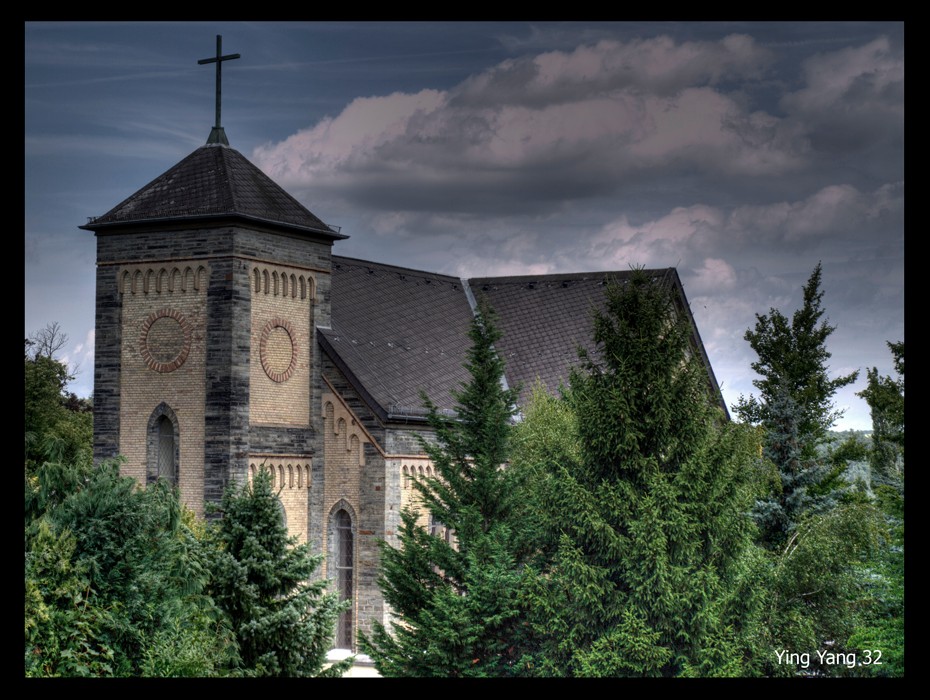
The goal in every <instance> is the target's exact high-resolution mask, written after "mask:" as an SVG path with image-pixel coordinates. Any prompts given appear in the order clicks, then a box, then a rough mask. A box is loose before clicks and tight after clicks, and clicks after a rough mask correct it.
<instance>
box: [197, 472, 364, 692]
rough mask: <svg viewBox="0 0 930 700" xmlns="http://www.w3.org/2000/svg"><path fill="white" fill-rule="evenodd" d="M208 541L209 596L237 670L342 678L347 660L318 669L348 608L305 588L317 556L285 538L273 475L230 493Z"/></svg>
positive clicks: (318, 585) (312, 586)
mask: <svg viewBox="0 0 930 700" xmlns="http://www.w3.org/2000/svg"><path fill="white" fill-rule="evenodd" d="M221 510H222V515H223V517H222V519H221V520H220V521H219V524H218V525H217V527H216V529H215V532H214V536H215V538H216V544H217V547H216V550H215V552H214V556H213V560H212V563H211V566H210V569H211V573H212V580H211V583H210V588H209V590H210V592H211V593H212V595H213V599H214V600H215V601H216V604H217V605H218V606H219V607H220V608H221V609H222V610H223V611H224V612H225V613H226V614H227V615H228V616H229V619H230V621H231V626H232V629H233V632H234V634H235V637H236V640H237V642H238V646H239V660H240V668H239V670H240V671H241V672H242V673H244V674H245V675H256V676H340V675H342V673H343V672H344V671H345V670H346V668H348V666H350V665H351V663H352V660H351V659H349V660H347V661H345V662H341V663H338V664H334V665H332V666H330V667H328V668H325V669H324V665H325V662H326V653H327V651H328V650H329V649H330V648H331V647H332V641H333V637H334V632H335V626H336V619H337V618H338V616H339V613H340V612H341V611H342V610H343V609H344V608H345V606H346V605H347V603H342V602H340V601H339V598H338V596H337V595H336V594H335V593H327V592H326V586H327V583H326V580H325V579H318V580H316V581H311V578H312V576H313V574H314V572H315V571H316V569H317V567H318V566H319V565H320V562H321V561H322V557H321V556H313V555H311V554H310V549H309V545H308V544H297V543H296V541H295V539H294V538H292V537H289V536H288V533H287V528H286V527H285V526H284V520H283V517H282V513H281V503H280V501H279V500H278V495H277V494H276V493H275V491H274V489H273V481H272V475H271V473H270V472H269V471H267V470H264V469H263V470H261V471H260V472H259V473H258V474H257V475H256V476H255V478H254V479H253V480H252V482H251V483H246V484H242V485H241V486H237V485H235V484H234V485H232V486H230V487H229V488H228V489H227V490H226V492H225V493H224V495H223V501H222V506H221Z"/></svg>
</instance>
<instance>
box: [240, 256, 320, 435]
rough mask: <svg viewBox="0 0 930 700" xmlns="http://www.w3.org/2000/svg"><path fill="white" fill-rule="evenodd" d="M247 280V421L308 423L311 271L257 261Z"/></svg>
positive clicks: (260, 422)
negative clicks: (249, 353)
mask: <svg viewBox="0 0 930 700" xmlns="http://www.w3.org/2000/svg"><path fill="white" fill-rule="evenodd" d="M249 279H250V284H251V287H252V345H251V347H252V356H251V357H252V359H251V362H250V364H249V380H250V381H249V421H250V422H251V423H252V424H255V425H287V426H301V427H306V426H309V425H310V358H311V356H312V347H311V343H312V337H313V336H312V328H313V327H312V322H311V318H312V312H313V294H314V290H315V282H314V279H313V276H312V275H310V274H309V273H308V272H307V271H306V270H299V269H297V268H290V267H286V266H281V265H265V264H255V265H253V266H252V269H251V273H250V277H249Z"/></svg>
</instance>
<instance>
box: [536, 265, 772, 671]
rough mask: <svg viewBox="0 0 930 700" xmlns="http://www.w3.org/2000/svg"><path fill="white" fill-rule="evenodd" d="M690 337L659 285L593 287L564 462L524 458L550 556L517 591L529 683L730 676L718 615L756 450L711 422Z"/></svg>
mask: <svg viewBox="0 0 930 700" xmlns="http://www.w3.org/2000/svg"><path fill="white" fill-rule="evenodd" d="M690 336H691V329H690V326H689V324H688V321H687V320H686V317H685V315H684V314H683V313H681V311H680V309H677V308H676V306H675V296H674V293H673V290H672V288H671V287H670V285H669V284H668V283H667V282H666V281H665V280H660V279H653V278H651V277H649V276H647V275H646V274H645V273H644V272H642V271H637V272H636V274H634V275H633V276H632V278H631V279H629V280H628V281H627V282H626V283H624V284H611V285H610V286H609V287H608V289H607V304H606V310H605V311H604V312H603V313H598V314H597V315H596V316H595V321H594V340H595V342H596V346H597V354H596V355H594V356H591V357H586V356H585V357H583V360H584V361H583V364H582V366H581V368H580V369H579V370H577V371H574V372H573V373H572V375H571V384H570V390H569V391H568V405H569V407H570V409H571V411H572V413H573V419H572V420H571V421H570V422H569V425H574V426H575V429H576V430H577V439H578V445H579V449H578V453H577V457H574V456H573V455H572V451H571V450H570V449H566V448H565V447H564V443H560V442H559V441H555V448H556V449H555V450H554V454H553V455H551V456H547V455H539V454H537V455H536V457H535V458H536V459H540V460H541V461H542V465H541V466H542V469H543V470H545V471H546V472H547V476H546V477H545V478H541V479H539V480H538V483H541V484H542V489H541V493H540V494H539V497H538V498H539V501H538V502H539V510H540V512H541V513H543V515H542V516H541V518H542V519H543V520H544V522H543V524H542V531H543V537H542V538H541V548H542V549H546V548H551V549H554V554H553V555H552V557H551V561H550V562H549V563H548V564H546V565H544V566H542V567H538V568H534V570H533V571H534V574H535V575H533V576H531V577H530V579H529V582H528V585H527V586H526V587H525V589H524V594H523V596H524V597H523V600H524V604H525V605H526V606H527V608H528V609H529V610H530V615H531V620H532V623H533V624H532V628H533V631H534V638H533V639H532V643H531V644H529V645H528V653H527V657H525V659H524V661H525V667H530V666H531V667H532V668H531V669H530V670H532V671H534V672H535V673H538V674H540V675H574V676H659V675H665V676H671V675H680V674H697V675H715V674H721V675H735V674H738V673H739V672H740V656H739V654H738V653H736V649H737V643H736V639H737V630H736V629H734V627H733V626H732V624H731V622H730V618H731V616H732V615H731V612H730V608H729V607H728V606H729V599H730V597H731V596H732V591H733V588H734V586H735V585H737V582H738V577H739V574H740V560H741V557H742V555H743V553H744V551H745V550H746V548H747V546H748V545H749V542H750V536H751V532H752V526H751V522H750V521H749V519H748V518H747V517H746V515H745V513H746V510H747V508H748V503H749V501H748V490H747V487H746V478H747V475H748V469H747V465H748V464H749V463H750V462H751V460H752V459H753V456H754V453H755V451H756V450H757V444H758V443H757V442H756V440H755V437H754V435H753V432H752V431H751V430H748V429H746V428H745V427H744V426H736V425H732V424H727V423H726V422H725V421H724V420H723V415H722V412H721V411H720V410H719V408H717V407H716V405H715V402H714V397H712V396H710V395H709V392H708V389H707V381H706V371H705V369H704V367H703V366H702V365H701V364H700V362H699V361H698V359H697V357H696V354H695V353H693V352H692V351H691V347H690ZM549 401H554V399H550V400H549ZM535 410H539V409H535ZM543 412H544V413H545V414H546V415H548V416H549V417H550V418H551V417H552V414H553V411H552V410H551V409H548V410H544V411H543ZM533 420H534V412H533V411H531V412H529V413H528V415H527V420H526V423H527V424H530V423H532V422H533ZM524 429H525V428H524V426H521V430H524ZM560 445H561V446H560ZM522 459H523V458H522V456H521V461H522Z"/></svg>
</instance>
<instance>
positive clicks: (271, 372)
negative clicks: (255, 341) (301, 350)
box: [259, 318, 297, 383]
mask: <svg viewBox="0 0 930 700" xmlns="http://www.w3.org/2000/svg"><path fill="white" fill-rule="evenodd" d="M259 347H260V352H259V354H260V356H261V360H262V369H264V370H265V374H267V375H268V378H269V379H270V380H271V381H273V382H278V383H281V382H286V381H287V380H288V379H290V377H291V375H292V374H294V370H295V369H297V343H296V342H295V341H294V329H293V327H292V326H291V324H290V323H288V322H287V321H285V320H284V319H283V318H273V319H271V320H270V321H268V323H266V324H265V327H264V328H263V329H262V337H261V343H260V346H259Z"/></svg>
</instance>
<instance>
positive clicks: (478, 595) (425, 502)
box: [363, 305, 519, 677]
mask: <svg viewBox="0 0 930 700" xmlns="http://www.w3.org/2000/svg"><path fill="white" fill-rule="evenodd" d="M469 337H470V338H471V341H472V346H471V348H470V350H469V352H468V357H467V362H466V363H465V367H466V369H467V370H468V372H469V374H470V375H471V380H470V381H469V382H468V383H467V384H465V385H463V386H462V389H461V390H460V391H457V392H453V397H454V398H455V400H456V403H457V406H456V410H455V417H454V418H453V417H449V416H447V415H444V414H443V413H441V412H440V411H439V410H438V409H437V407H436V406H435V405H434V404H433V403H432V402H430V401H429V400H428V399H426V398H425V397H424V399H425V402H426V406H427V408H428V410H429V424H430V426H431V427H432V428H433V430H434V431H435V436H436V440H435V442H424V443H423V446H424V449H425V450H426V452H427V453H428V454H429V456H430V459H431V461H432V463H433V468H434V469H435V472H436V474H437V476H436V477H435V478H427V479H425V480H419V481H416V482H415V483H414V487H415V488H416V489H417V491H418V492H419V494H420V496H421V502H422V509H423V510H424V511H425V512H426V513H427V514H428V516H427V517H428V519H429V521H430V522H432V523H434V524H438V523H441V524H442V527H443V528H444V529H446V531H448V532H451V533H453V536H452V537H450V538H445V537H439V536H434V535H433V534H431V533H430V532H429V531H428V530H427V528H425V527H423V526H422V525H421V524H418V520H417V518H418V514H417V513H416V512H414V511H412V510H406V511H404V512H403V513H402V514H401V518H402V522H403V524H402V527H401V530H400V533H399V541H400V546H399V547H397V548H394V547H391V546H388V545H384V546H383V547H382V551H381V556H382V572H383V573H382V576H381V579H380V585H381V589H382V591H383V592H384V596H385V600H386V601H387V602H388V604H389V605H390V606H391V608H392V609H393V611H394V613H395V615H396V619H397V621H396V623H395V624H394V625H393V626H392V627H393V629H392V630H388V629H387V628H385V627H384V626H383V625H381V624H377V623H376V624H375V625H374V629H373V633H372V635H371V637H370V638H363V648H365V649H366V650H367V651H368V652H369V653H370V654H371V656H372V658H373V659H374V661H375V665H376V667H377V669H378V671H379V672H380V673H381V674H382V675H385V676H445V677H450V676H451V677H462V676H501V675H508V674H510V673H512V672H513V670H514V666H513V656H514V653H515V652H514V649H513V647H514V644H515V628H516V626H517V619H518V613H517V609H516V595H517V590H518V580H519V571H518V569H517V567H516V558H517V553H516V552H515V551H514V544H513V542H514V541H515V538H514V537H513V536H512V535H513V532H512V522H511V518H512V514H513V512H514V506H515V499H516V493H515V489H514V487H513V483H512V482H513V477H512V476H511V473H510V471H509V470H507V469H505V468H504V466H505V464H506V463H507V461H508V457H509V450H510V434H511V425H510V422H511V417H512V415H513V411H514V406H515V401H516V392H515V391H514V390H512V389H506V388H504V386H503V383H502V379H503V376H504V365H503V362H502V360H501V358H500V357H499V356H498V354H497V352H496V351H495V350H494V343H495V341H496V340H497V339H498V338H499V337H500V333H499V331H498V330H497V329H496V327H495V325H494V317H493V314H492V313H491V311H490V309H489V308H488V307H487V306H486V305H482V306H481V308H480V311H479V313H478V314H476V316H475V319H474V321H473V323H472V326H471V330H470V333H469Z"/></svg>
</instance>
